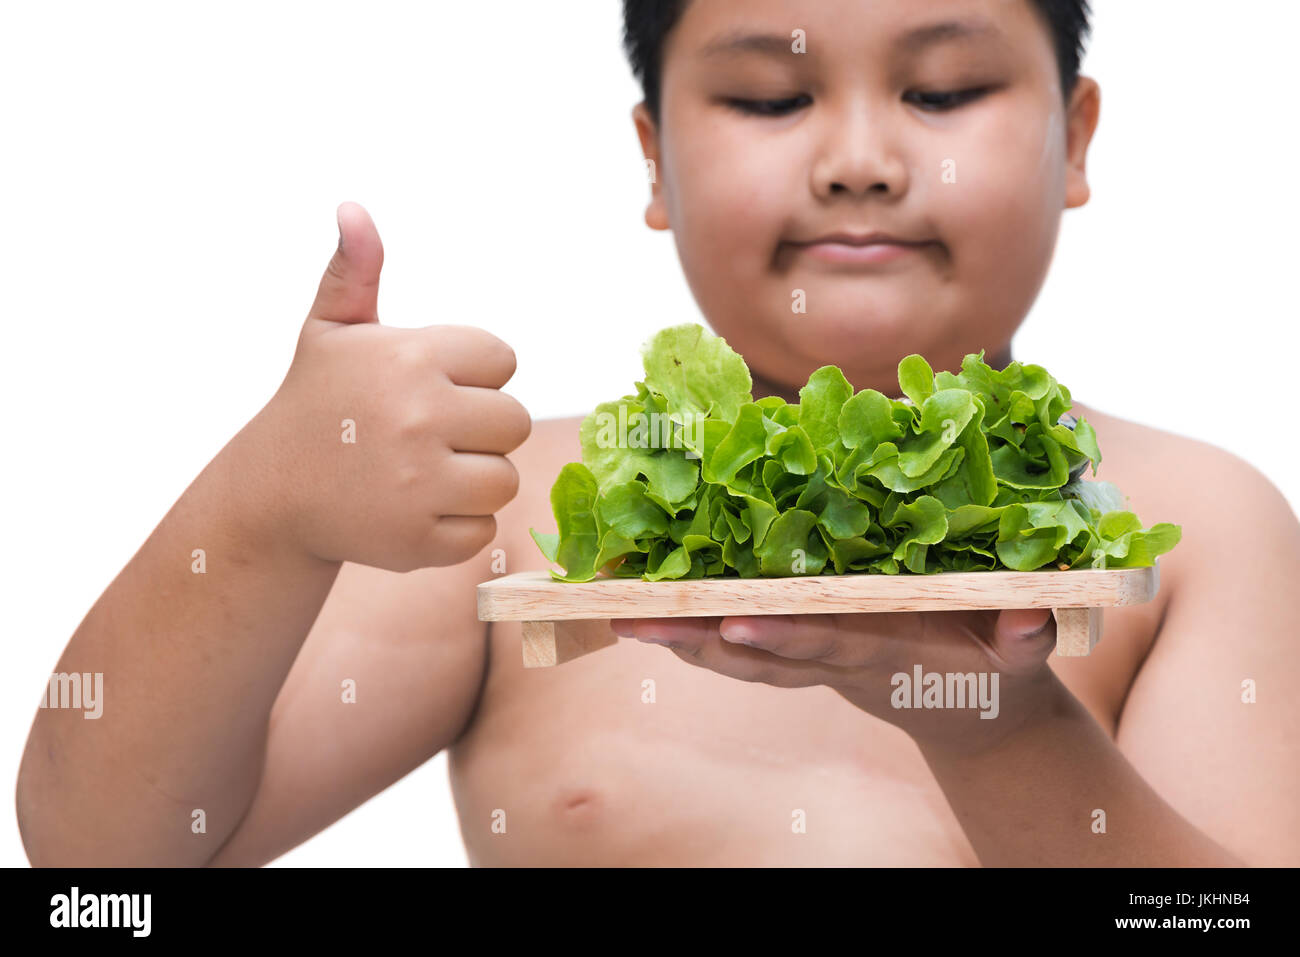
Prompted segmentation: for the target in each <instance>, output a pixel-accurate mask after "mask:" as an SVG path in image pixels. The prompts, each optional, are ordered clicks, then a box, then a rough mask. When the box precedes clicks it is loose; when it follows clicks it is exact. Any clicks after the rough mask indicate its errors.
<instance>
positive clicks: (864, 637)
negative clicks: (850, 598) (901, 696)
mask: <svg viewBox="0 0 1300 957" xmlns="http://www.w3.org/2000/svg"><path fill="white" fill-rule="evenodd" d="M919 624H920V622H919V619H918V616H917V613H916V612H901V613H894V612H877V613H871V614H853V615H744V616H732V617H728V618H724V619H723V620H722V622H721V624H720V625H719V627H718V632H719V634H720V635H721V637H722V640H723V641H728V642H732V643H735V644H742V645H747V646H748V647H751V648H760V649H762V650H763V651H767V652H770V653H772V654H774V655H779V656H780V657H782V658H790V659H793V660H796V661H821V662H824V663H826V664H832V665H856V666H858V667H861V666H863V665H868V664H871V663H872V662H874V661H876V660H878V659H879V658H880V656H881V655H882V654H883V653H884V652H885V651H886V650H887V648H888V647H889V646H890V645H891V644H892V643H894V642H896V641H899V640H910V639H911V637H912V636H913V635H914V634H915V633H916V632H917V629H918V625H919Z"/></svg>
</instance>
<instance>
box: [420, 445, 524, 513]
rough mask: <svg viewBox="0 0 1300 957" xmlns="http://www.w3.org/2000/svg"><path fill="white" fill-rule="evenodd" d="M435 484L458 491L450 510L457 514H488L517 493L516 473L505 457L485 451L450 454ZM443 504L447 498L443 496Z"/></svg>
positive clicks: (448, 509) (517, 480)
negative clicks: (447, 486) (448, 486)
mask: <svg viewBox="0 0 1300 957" xmlns="http://www.w3.org/2000/svg"><path fill="white" fill-rule="evenodd" d="M437 481H438V484H439V485H440V486H443V487H444V488H445V487H446V485H447V484H451V485H452V486H453V487H454V488H456V489H457V493H456V496H455V498H454V499H452V500H451V501H452V507H450V508H447V509H446V511H450V512H453V513H455V514H457V515H491V514H492V513H493V512H496V511H499V510H500V509H501V508H502V507H504V506H505V505H506V504H507V503H508V502H509V501H510V500H511V499H513V498H514V497H515V493H516V492H518V491H519V470H518V469H516V468H515V466H514V463H513V462H511V461H510V460H509V459H508V458H506V457H505V456H504V455H489V454H487V453H485V452H453V453H452V454H451V456H450V458H449V459H448V460H447V463H446V467H445V468H444V469H442V470H440V472H439V475H438V478H437ZM443 500H444V501H446V497H445V496H444V499H443Z"/></svg>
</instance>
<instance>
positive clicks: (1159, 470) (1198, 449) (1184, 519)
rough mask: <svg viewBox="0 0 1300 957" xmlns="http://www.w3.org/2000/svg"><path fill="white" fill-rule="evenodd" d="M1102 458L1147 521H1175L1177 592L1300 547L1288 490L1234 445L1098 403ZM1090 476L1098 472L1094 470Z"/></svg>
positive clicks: (1166, 564) (1093, 414)
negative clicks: (1188, 581) (1208, 575)
mask: <svg viewBox="0 0 1300 957" xmlns="http://www.w3.org/2000/svg"><path fill="white" fill-rule="evenodd" d="M1074 414H1076V415H1081V417H1083V418H1086V419H1087V420H1088V422H1089V423H1091V424H1092V426H1093V428H1094V429H1095V430H1096V432H1097V444H1098V446H1099V447H1100V449H1101V453H1102V462H1101V466H1100V468H1099V469H1098V472H1097V474H1096V476H1095V478H1097V479H1100V480H1104V481H1109V482H1113V483H1115V485H1117V486H1118V487H1119V489H1120V491H1121V492H1122V493H1124V495H1125V497H1126V499H1127V502H1126V504H1127V507H1128V508H1129V510H1130V511H1132V512H1134V513H1136V514H1137V516H1138V518H1139V519H1140V520H1141V522H1142V525H1143V527H1150V526H1151V525H1153V524H1155V523H1156V522H1171V523H1173V524H1175V525H1179V526H1181V527H1182V533H1183V534H1182V540H1181V541H1180V542H1179V543H1178V545H1177V546H1176V547H1175V548H1174V550H1173V551H1171V552H1169V553H1168V554H1166V555H1163V556H1161V558H1160V568H1161V573H1160V577H1161V588H1162V590H1164V589H1165V588H1166V587H1168V588H1169V591H1170V594H1171V596H1172V593H1173V592H1174V590H1176V589H1177V588H1179V587H1181V585H1182V584H1183V581H1184V579H1185V578H1187V577H1188V576H1190V575H1193V574H1195V575H1197V577H1199V576H1200V575H1203V574H1204V573H1205V571H1206V569H1207V568H1211V569H1216V570H1220V571H1221V570H1222V568H1223V566H1225V565H1229V564H1239V563H1250V564H1254V560H1255V559H1256V558H1259V557H1261V556H1262V555H1263V553H1264V552H1266V551H1280V552H1281V554H1283V555H1286V554H1287V553H1288V550H1290V554H1291V556H1292V559H1291V560H1294V554H1295V552H1294V549H1296V548H1297V547H1300V524H1298V523H1297V520H1296V515H1295V512H1294V510H1293V509H1292V508H1291V505H1290V503H1289V502H1288V501H1287V499H1286V496H1285V495H1283V494H1282V491H1281V490H1280V489H1279V488H1278V487H1277V485H1276V484H1275V483H1274V482H1273V481H1272V480H1271V479H1270V478H1269V477H1268V476H1267V475H1265V474H1264V473H1263V472H1262V471H1260V469H1259V468H1258V467H1256V466H1255V465H1253V464H1251V463H1250V462H1248V461H1247V460H1246V459H1244V458H1242V457H1241V456H1239V455H1236V454H1234V453H1232V452H1230V451H1228V450H1227V449H1224V448H1221V447H1220V446H1217V445H1214V444H1212V443H1210V442H1205V441H1202V440H1200V439H1194V438H1191V437H1189V436H1185V435H1179V434H1177V433H1174V432H1170V431H1166V430H1164V429H1158V428H1154V427H1152V426H1148V425H1143V424H1141V423H1138V422H1132V421H1130V420H1127V419H1122V418H1120V417H1118V416H1113V415H1108V414H1105V413H1101V412H1098V411H1096V410H1091V409H1086V408H1084V409H1079V410H1077V411H1075V413H1074ZM1088 477H1089V478H1093V477H1094V476H1093V475H1091V474H1089V475H1088Z"/></svg>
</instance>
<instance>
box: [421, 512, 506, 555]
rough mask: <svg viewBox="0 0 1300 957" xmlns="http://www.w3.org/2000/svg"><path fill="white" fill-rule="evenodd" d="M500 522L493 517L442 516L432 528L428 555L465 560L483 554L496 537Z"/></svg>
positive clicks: (430, 527) (430, 529)
mask: <svg viewBox="0 0 1300 957" xmlns="http://www.w3.org/2000/svg"><path fill="white" fill-rule="evenodd" d="M496 533H497V520H496V518H495V517H493V516H491V515H440V516H439V517H438V519H437V521H435V522H433V523H432V524H431V525H430V526H429V533H428V536H427V544H426V549H427V552H428V554H430V555H437V556H440V557H441V558H443V559H444V563H445V558H446V557H447V556H451V558H452V560H453V561H457V562H460V561H464V560H465V559H467V558H472V557H473V556H475V555H477V554H478V553H479V552H481V551H482V550H483V549H484V548H486V547H487V545H488V544H489V543H490V542H491V541H492V540H493V539H494V538H495V537H496Z"/></svg>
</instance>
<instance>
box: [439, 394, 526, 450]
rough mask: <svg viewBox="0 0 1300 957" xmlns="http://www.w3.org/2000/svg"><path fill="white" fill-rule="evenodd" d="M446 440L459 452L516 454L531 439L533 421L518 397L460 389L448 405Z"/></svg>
mask: <svg viewBox="0 0 1300 957" xmlns="http://www.w3.org/2000/svg"><path fill="white" fill-rule="evenodd" d="M447 413H448V414H447V416H446V425H445V426H444V427H443V431H442V436H443V440H444V441H445V442H446V443H447V445H448V446H449V447H450V448H452V449H454V450H455V451H457V452H495V453H497V454H499V455H504V454H505V453H507V452H511V451H514V450H515V449H517V448H518V447H519V446H520V445H522V444H523V442H524V440H525V439H526V438H528V436H529V433H531V431H532V428H533V420H532V418H531V417H530V416H529V415H528V410H527V409H525V408H524V407H523V406H522V405H520V403H519V400H518V399H516V398H515V397H514V396H511V395H507V394H506V393H504V392H500V391H498V390H497V389H485V388H483V387H481V386H471V385H466V386H459V387H458V388H456V389H454V390H453V391H452V395H451V398H450V399H448V402H447Z"/></svg>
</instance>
